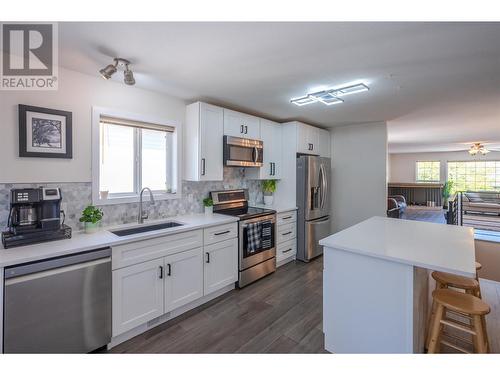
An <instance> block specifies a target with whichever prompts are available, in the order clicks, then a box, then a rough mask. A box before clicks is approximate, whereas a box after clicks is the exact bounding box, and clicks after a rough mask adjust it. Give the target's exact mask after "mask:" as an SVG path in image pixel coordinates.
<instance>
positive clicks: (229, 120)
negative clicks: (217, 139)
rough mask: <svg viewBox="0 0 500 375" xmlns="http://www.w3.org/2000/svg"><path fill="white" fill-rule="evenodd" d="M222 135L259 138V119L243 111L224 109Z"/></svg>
mask: <svg viewBox="0 0 500 375" xmlns="http://www.w3.org/2000/svg"><path fill="white" fill-rule="evenodd" d="M224 135H229V136H231V137H239V138H249V139H260V119H259V118H258V117H255V116H250V115H247V114H245V113H241V112H236V111H232V110H230V109H224Z"/></svg>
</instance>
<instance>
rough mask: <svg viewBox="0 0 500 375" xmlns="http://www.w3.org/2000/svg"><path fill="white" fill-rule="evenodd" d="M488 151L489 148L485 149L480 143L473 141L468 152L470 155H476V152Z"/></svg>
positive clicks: (482, 153)
mask: <svg viewBox="0 0 500 375" xmlns="http://www.w3.org/2000/svg"><path fill="white" fill-rule="evenodd" d="M489 152H490V150H488V149H486V148H485V147H484V145H482V144H481V143H474V144H473V145H472V146H470V149H469V154H471V155H472V156H474V155H477V154H478V153H480V154H481V155H486V154H487V153H489Z"/></svg>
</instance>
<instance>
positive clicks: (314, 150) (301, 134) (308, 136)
mask: <svg viewBox="0 0 500 375" xmlns="http://www.w3.org/2000/svg"><path fill="white" fill-rule="evenodd" d="M319 130H320V129H319V128H316V127H314V126H311V125H307V124H303V123H301V122H297V152H299V153H302V154H311V155H318V154H319V138H320V134H319Z"/></svg>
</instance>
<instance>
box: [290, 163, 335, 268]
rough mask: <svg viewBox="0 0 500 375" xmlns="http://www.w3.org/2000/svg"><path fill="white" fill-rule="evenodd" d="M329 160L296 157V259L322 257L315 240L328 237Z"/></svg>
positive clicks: (305, 260) (321, 248) (320, 247)
mask: <svg viewBox="0 0 500 375" xmlns="http://www.w3.org/2000/svg"><path fill="white" fill-rule="evenodd" d="M330 168H331V163H330V158H321V157H319V156H309V155H301V156H299V157H297V206H298V218H297V238H298V239H297V241H298V242H297V259H299V260H301V261H303V262H309V261H310V260H311V259H313V258H315V257H317V256H318V255H321V254H323V247H322V246H320V245H319V243H318V241H319V240H320V239H322V238H324V237H327V236H328V235H330V195H331V192H330Z"/></svg>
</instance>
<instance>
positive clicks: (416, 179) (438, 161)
mask: <svg viewBox="0 0 500 375" xmlns="http://www.w3.org/2000/svg"><path fill="white" fill-rule="evenodd" d="M418 163H438V164H439V171H438V179H437V180H419V179H418ZM415 182H419V183H430V184H432V183H440V182H441V160H416V161H415Z"/></svg>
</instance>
